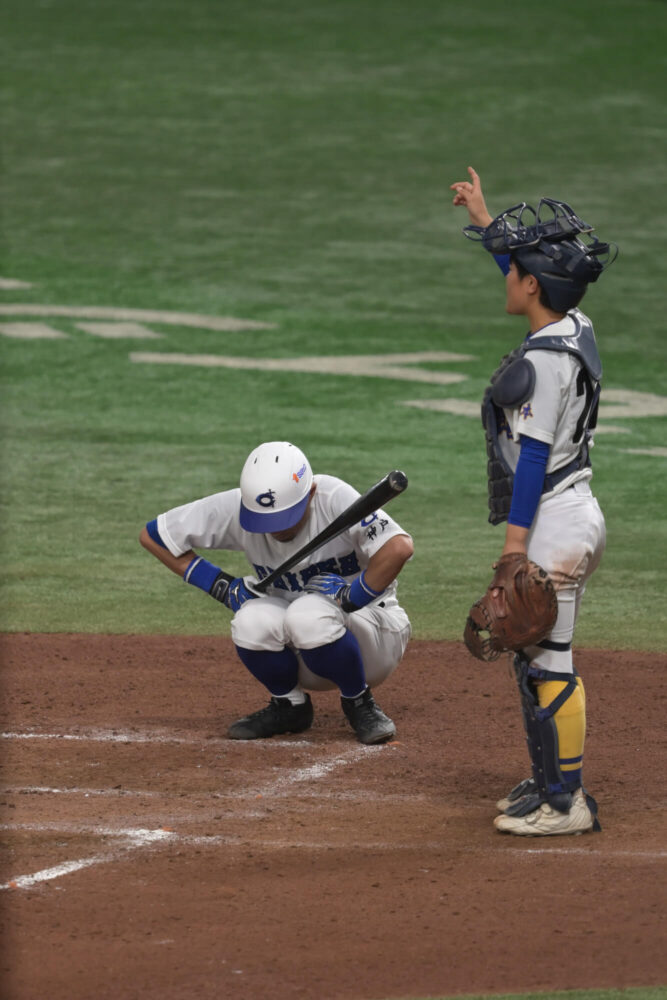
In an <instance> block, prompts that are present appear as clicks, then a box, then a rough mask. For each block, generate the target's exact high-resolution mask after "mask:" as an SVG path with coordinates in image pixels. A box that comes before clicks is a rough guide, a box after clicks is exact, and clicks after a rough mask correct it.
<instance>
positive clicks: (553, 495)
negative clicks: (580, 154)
mask: <svg viewBox="0 0 667 1000" xmlns="http://www.w3.org/2000/svg"><path fill="white" fill-rule="evenodd" d="M468 173H469V176H470V180H469V181H459V182H457V183H455V184H452V185H451V187H452V189H453V190H454V191H455V192H456V193H455V196H454V205H463V206H465V207H466V208H467V209H468V213H469V216H470V225H468V226H466V227H465V229H464V230H463V232H464V234H465V235H466V236H467V237H469V238H470V239H473V240H478V241H480V242H481V243H482V245H483V246H484V248H485V249H486V250H488V251H489V252H490V253H492V254H493V256H494V257H495V259H496V262H497V263H498V265H499V266H500V268H501V270H502V271H503V273H504V274H505V276H506V279H505V280H506V293H507V301H506V310H507V312H508V313H510V314H511V315H514V316H524V317H525V318H526V320H527V321H528V323H529V326H530V330H529V332H528V334H527V335H526V337H525V339H524V340H523V342H522V343H521V345H520V346H519V347H518V348H517V349H516V350H514V351H512V353H511V354H509V355H506V356H505V357H504V358H503V359H502V361H501V363H500V366H499V367H498V369H497V370H496V372H495V373H494V374H493V376H492V378H491V384H490V385H489V387H488V389H487V391H486V393H485V395H484V400H483V403H482V422H483V425H484V430H485V436H486V446H487V454H488V485H489V509H490V514H489V521H490V522H491V523H492V524H499V523H501V522H503V521H506V522H507V527H506V533H505V544H504V547H503V550H502V554H501V557H500V559H499V561H498V563H496V564H495V566H494V569H496V574H495V576H494V578H493V580H492V581H491V584H490V586H489V589H488V590H487V593H486V594H485V595H484V597H483V598H482V599H481V600H480V601H478V602H477V604H476V605H473V608H472V609H471V612H470V616H469V617H468V621H467V624H466V628H465V634H464V637H465V641H466V644H467V646H468V648H469V649H470V651H471V652H473V653H474V655H476V656H478V657H479V658H480V659H485V660H488V659H495V658H496V657H497V656H498V655H499V654H500V652H501V651H502V650H507V649H512V650H514V651H515V656H514V669H515V673H516V679H517V683H518V687H519V694H520V697H521V706H522V710H523V720H524V726H525V731H526V741H527V745H528V752H529V754H530V760H531V765H532V777H531V778H527V779H525V780H524V781H522V782H520V783H519V784H518V785H517V786H515V787H514V788H513V789H512V790H511V791H510V792H509V794H508V795H507V796H506V797H505V798H503V799H501V800H500V801H499V802H498V803H497V808H498V810H499V812H500V815H499V816H497V817H496V819H495V821H494V825H495V827H496V829H497V830H499V831H501V832H503V833H512V834H517V835H536V836H549V835H552V834H578V833H583V832H585V831H587V830H599V829H600V826H599V823H598V820H597V805H596V803H595V800H594V799H593V798H592V796H590V795H589V794H587V793H586V791H585V789H584V786H583V783H582V763H583V753H584V737H585V729H586V714H585V694H584V685H583V682H582V680H581V678H580V677H579V675H578V674H577V671H576V669H575V667H574V665H573V662H572V637H573V634H574V627H575V622H576V619H577V613H578V611H579V605H580V602H581V598H582V596H583V594H584V590H585V587H586V582H587V580H588V579H589V577H590V576H591V574H592V573H593V571H594V570H595V569H596V567H597V566H598V564H599V562H600V559H601V557H602V553H603V550H604V547H605V523H604V517H603V515H602V512H601V510H600V507H599V505H598V502H597V500H596V499H595V497H594V496H593V494H592V492H591V487H590V479H591V476H592V470H591V460H590V449H591V446H592V444H593V430H594V427H595V423H596V418H597V410H598V400H599V395H600V380H601V377H602V367H601V364H600V358H599V355H598V350H597V345H596V341H595V335H594V332H593V326H592V323H591V321H590V319H589V318H588V317H587V316H585V315H584V313H583V312H581V311H580V310H579V308H578V306H579V303H580V301H581V299H582V298H583V296H584V293H585V292H586V289H587V286H588V285H589V284H590V283H591V282H594V281H597V279H598V277H599V275H600V274H601V273H602V271H603V270H604V269H605V267H606V266H608V264H610V263H611V262H612V261H613V260H614V258H615V256H616V252H617V251H616V248H615V247H613V245H610V244H607V243H602V242H600V241H599V240H597V239H596V238H595V237H593V236H592V235H591V233H592V228H593V227H592V226H589V225H588V224H587V223H585V222H583V220H582V219H580V218H579V217H578V216H577V215H576V214H575V213H574V211H573V210H572V209H571V208H570V206H569V205H567V204H566V203H565V202H559V201H556V200H554V199H547V198H543V199H542V200H541V201H540V203H539V205H538V207H537V209H533V208H531V206H529V205H526V204H525V203H522V204H519V205H516V206H514V207H513V208H510V209H507V210H506V211H505V212H502V213H501V214H500V215H498V216H496V218H495V219H494V218H492V217H491V215H490V214H489V212H488V211H487V208H486V204H485V201H484V196H483V193H482V188H481V184H480V179H479V177H478V175H477V174H476V172H475V171H474V170H473V169H472V167H469V168H468ZM545 571H546V572H545Z"/></svg>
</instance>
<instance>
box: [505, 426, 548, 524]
mask: <svg viewBox="0 0 667 1000" xmlns="http://www.w3.org/2000/svg"><path fill="white" fill-rule="evenodd" d="M520 440H521V452H520V454H519V461H518V462H517V466H516V472H515V473H514V489H513V491H512V506H511V507H510V512H509V517H508V518H507V520H508V522H509V523H510V524H516V525H518V526H519V527H520V528H530V526H531V524H532V523H533V518H534V517H535V512H536V511H537V505H538V504H539V502H540V497H541V496H542V487H543V486H544V477H545V475H546V471H547V462H548V461H549V451H550V448H549V445H548V444H545V443H544V441H538V440H537V439H536V438H531V437H527V436H525V435H523V434H522V435H521V439H520Z"/></svg>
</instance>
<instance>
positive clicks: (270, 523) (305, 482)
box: [240, 441, 313, 534]
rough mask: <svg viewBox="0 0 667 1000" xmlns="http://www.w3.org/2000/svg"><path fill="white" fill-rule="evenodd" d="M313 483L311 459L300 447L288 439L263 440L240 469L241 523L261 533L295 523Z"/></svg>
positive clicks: (282, 528) (279, 529)
mask: <svg viewBox="0 0 667 1000" xmlns="http://www.w3.org/2000/svg"><path fill="white" fill-rule="evenodd" d="M312 483H313V472H312V469H311V468H310V463H309V461H308V459H307V458H306V456H305V455H304V453H303V452H302V451H301V450H300V449H299V448H297V447H296V446H295V445H293V444H290V443H289V441H267V442H265V443H264V444H260V445H259V447H257V448H255V450H254V451H252V452H251V453H250V455H249V456H248V458H247V459H246V463H245V465H244V466H243V470H242V472H241V510H240V520H241V527H242V528H244V529H245V531H252V532H257V533H261V534H266V533H267V532H274V531H285V530H287V529H288V528H292V527H294V525H295V524H297V523H298V521H300V520H301V518H302V517H303V514H304V511H305V509H306V507H307V505H308V498H309V496H310V487H311V486H312Z"/></svg>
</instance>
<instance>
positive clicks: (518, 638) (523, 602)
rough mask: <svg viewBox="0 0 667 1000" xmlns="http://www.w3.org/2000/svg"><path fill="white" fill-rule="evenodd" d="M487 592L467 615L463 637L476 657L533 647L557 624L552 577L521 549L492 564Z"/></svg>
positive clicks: (490, 656)
mask: <svg viewBox="0 0 667 1000" xmlns="http://www.w3.org/2000/svg"><path fill="white" fill-rule="evenodd" d="M493 569H494V570H495V573H494V575H493V579H492V580H491V583H490V584H489V586H488V588H487V591H486V593H485V594H484V596H483V597H481V598H480V599H479V601H475V603H474V604H473V606H472V607H471V609H470V612H469V614H468V620H467V621H466V626H465V630H464V632H463V639H464V642H465V644H466V646H467V647H468V649H469V650H470V652H471V653H472V655H473V656H476V657H477V659H478V660H486V661H489V660H497V659H498V657H499V656H500V654H501V653H503V652H505V651H506V650H510V649H513V650H519V649H524V648H525V647H526V646H534V645H535V643H537V642H540V640H542V639H544V637H545V636H546V635H549V633H550V632H551V630H552V628H553V627H554V625H555V623H556V617H557V615H558V604H557V601H556V591H555V589H554V585H553V583H552V580H551V577H550V576H549V574H548V573H547V572H546V570H544V569H542V567H541V566H538V565H537V563H534V562H531V561H530V559H528V558H526V556H525V555H524V554H523V553H521V552H510V553H508V554H507V555H505V556H501V558H500V559H499V560H498V562H497V563H494V564H493Z"/></svg>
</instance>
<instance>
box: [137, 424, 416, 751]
mask: <svg viewBox="0 0 667 1000" xmlns="http://www.w3.org/2000/svg"><path fill="white" fill-rule="evenodd" d="M358 496H359V494H358V492H357V491H356V490H355V489H354V488H353V487H352V486H350V485H348V483H346V482H344V481H343V480H341V479H337V478H336V477H334V476H328V475H316V476H314V475H313V473H312V470H311V467H310V463H309V462H308V459H307V458H306V456H305V455H304V453H303V452H302V451H301V450H300V449H299V448H297V447H296V446H295V445H293V444H290V443H289V442H286V441H270V442H266V443H264V444H261V445H259V447H257V448H255V449H254V451H253V452H251V454H250V455H249V456H248V459H247V461H246V463H245V465H244V467H243V470H242V473H241V481H240V488H238V489H231V490H226V491H224V492H222V493H216V494H214V495H212V496H208V497H204V498H202V499H200V500H195V501H193V502H192V503H187V504H184V505H183V506H181V507H176V508H174V509H173V510H169V511H167V512H166V513H164V514H160V515H159V517H157V518H156V519H155V520H152V521H150V522H149V523H148V524H146V526H145V527H144V528H143V529H142V531H141V534H140V539H139V540H140V542H141V544H142V545H143V546H144V548H146V549H147V550H148V551H149V552H151V553H152V554H153V555H154V556H156V557H157V558H158V559H159V560H160V561H161V562H162V563H164V565H165V566H167V567H168V568H169V569H170V570H172V571H173V572H174V573H178V575H179V576H181V577H182V578H183V579H184V580H185V582H186V583H189V584H190V585H192V586H195V587H198V588H199V589H200V590H203V591H204V592H205V593H207V594H210V595H211V597H213V598H215V599H216V600H218V601H220V602H222V603H223V604H224V605H226V607H228V608H229V609H230V610H231V611H233V612H234V617H233V618H232V622H231V634H232V639H233V642H234V645H235V647H236V651H237V653H238V655H239V658H240V659H241V662H242V663H243V664H244V666H245V667H246V668H247V669H248V670H249V671H250V673H251V674H252V675H253V677H255V678H256V679H257V680H258V681H259V682H260V684H263V685H264V687H265V688H266V689H267V690H268V692H269V694H270V695H271V700H270V701H269V704H268V705H267V706H266V707H265V708H262V709H260V710H259V711H257V712H253V713H252V714H251V715H247V716H245V717H244V718H242V719H239V720H238V721H237V722H235V723H234V724H233V725H232V726H230V728H229V730H228V735H229V737H230V738H231V739H236V740H254V739H263V738H266V737H270V736H275V735H277V734H281V733H300V732H303V731H304V730H306V729H309V728H310V726H311V725H312V722H313V705H312V702H311V698H310V695H309V694H308V691H321V690H326V689H335V688H338V689H339V690H340V693H341V705H342V709H343V712H344V714H345V716H346V718H347V719H348V721H349V723H350V725H351V726H352V729H353V730H354V732H355V733H356V736H357V739H358V740H359V741H360V742H361V743H366V744H374V743H382V742H384V741H385V740H388V739H390V738H391V737H393V736H394V735H395V733H396V727H395V725H394V723H393V722H392V720H391V719H389V718H388V717H387V716H386V715H385V714H384V712H382V711H381V709H380V708H379V707H378V705H377V703H376V702H375V700H374V698H373V695H372V693H371V688H374V687H377V685H378V684H381V683H382V682H383V681H385V680H386V679H387V678H388V677H389V676H390V675H391V674H392V672H393V671H394V670H395V668H396V667H397V666H398V664H399V663H400V661H401V659H402V657H403V654H404V652H405V648H406V646H407V643H408V639H409V637H410V622H409V620H408V617H407V615H406V613H405V611H404V610H403V608H401V606H400V605H399V603H398V600H397V597H396V577H397V576H398V574H399V572H400V570H401V568H402V567H403V565H404V563H405V562H407V560H408V559H410V557H411V556H412V553H413V546H412V539H411V538H410V536H409V535H408V534H407V533H406V532H405V531H403V530H402V528H400V526H399V525H398V524H396V522H395V521H394V520H393V519H392V518H391V517H389V515H388V514H386V513H385V512H384V510H378V511H376V512H375V513H373V514H371V515H370V516H369V517H367V518H366V519H364V520H363V521H362V522H361V523H358V524H355V525H353V526H352V527H351V528H349V529H347V530H346V531H344V532H343V533H342V534H340V535H339V536H338V537H336V538H333V539H331V540H330V541H328V542H325V543H324V544H323V545H322V546H321V547H320V548H319V549H316V550H315V551H314V552H313V553H312V554H311V555H310V556H307V557H305V559H303V560H302V561H301V562H299V563H297V564H296V565H295V566H294V567H293V569H292V570H291V571H289V572H285V573H284V574H283V575H282V576H280V577H278V578H277V579H276V581H275V582H274V583H273V584H272V585H271V586H269V587H268V588H267V591H266V594H260V595H258V594H256V593H254V592H253V583H255V584H256V583H257V582H258V580H261V579H262V578H263V577H265V576H268V575H269V574H270V573H271V572H272V571H273V569H275V568H277V567H278V566H280V565H281V564H282V563H284V562H285V561H287V560H288V559H289V557H290V555H291V554H293V553H296V552H297V551H298V550H299V549H301V548H302V547H303V546H304V545H305V544H306V543H307V542H308V541H309V539H311V538H314V537H315V536H316V535H318V534H319V533H320V531H322V530H323V529H324V528H325V527H326V526H327V525H328V524H330V523H331V522H332V521H333V520H334V519H335V518H336V517H338V515H340V514H341V513H342V512H343V511H344V510H346V508H348V507H349V506H350V504H351V503H353V502H354V501H355V500H356V498H357V497H358ZM195 548H204V549H229V550H235V551H242V552H243V553H244V554H245V555H246V557H247V559H248V562H249V563H250V565H251V567H252V570H253V574H255V575H252V576H244V577H242V578H241V577H239V578H235V579H233V580H232V581H231V582H229V577H228V576H227V575H226V574H224V573H223V572H222V571H221V569H220V568H219V567H218V566H215V565H214V564H213V563H211V562H209V561H208V560H206V559H204V558H202V557H201V556H199V555H197V553H196V552H195V551H194V550H195Z"/></svg>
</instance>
